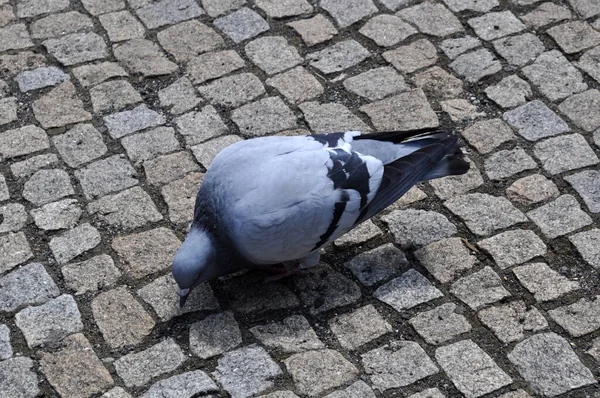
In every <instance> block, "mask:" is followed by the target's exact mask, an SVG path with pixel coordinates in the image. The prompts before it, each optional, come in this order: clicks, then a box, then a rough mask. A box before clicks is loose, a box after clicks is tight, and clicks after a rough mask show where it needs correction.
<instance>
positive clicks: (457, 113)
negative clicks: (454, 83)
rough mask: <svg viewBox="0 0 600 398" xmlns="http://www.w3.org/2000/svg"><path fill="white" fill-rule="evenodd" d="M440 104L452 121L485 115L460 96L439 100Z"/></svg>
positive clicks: (461, 120) (462, 120)
mask: <svg viewBox="0 0 600 398" xmlns="http://www.w3.org/2000/svg"><path fill="white" fill-rule="evenodd" d="M440 105H441V106H442V111H444V112H445V113H446V114H448V116H449V117H450V120H452V121H453V122H464V121H468V120H473V119H476V118H478V117H482V116H485V112H477V106H475V105H473V104H472V103H471V102H470V101H469V100H466V99H462V98H456V99H449V100H445V101H441V102H440Z"/></svg>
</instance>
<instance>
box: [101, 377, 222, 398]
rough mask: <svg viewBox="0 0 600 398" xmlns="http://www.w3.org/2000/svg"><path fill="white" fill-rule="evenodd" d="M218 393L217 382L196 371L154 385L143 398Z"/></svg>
mask: <svg viewBox="0 0 600 398" xmlns="http://www.w3.org/2000/svg"><path fill="white" fill-rule="evenodd" d="M218 392H219V387H217V385H216V384H215V382H214V381H212V379H211V378H210V377H208V375H207V374H206V373H204V372H203V371H201V370H195V371H191V372H185V373H181V374H178V375H175V376H171V377H169V378H168V379H163V380H160V381H158V382H156V383H154V384H152V386H151V387H150V388H149V389H148V390H147V391H146V392H145V393H144V395H142V398H175V397H181V398H191V397H194V396H209V397H210V395H206V394H208V393H218ZM198 394H200V395H198ZM111 398H112V397H111ZM115 398H117V397H115Z"/></svg>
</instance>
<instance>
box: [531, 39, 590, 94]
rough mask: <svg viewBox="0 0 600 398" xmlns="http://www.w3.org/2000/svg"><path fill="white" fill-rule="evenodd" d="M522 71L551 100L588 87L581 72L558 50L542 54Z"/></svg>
mask: <svg viewBox="0 0 600 398" xmlns="http://www.w3.org/2000/svg"><path fill="white" fill-rule="evenodd" d="M522 72H523V74H524V75H525V76H526V77H527V79H529V81H530V82H531V83H532V84H533V85H535V86H537V88H538V89H539V90H540V91H541V93H542V94H543V95H544V96H545V97H546V98H548V99H549V100H550V101H558V100H561V99H564V98H566V97H568V96H569V95H571V94H575V93H579V92H582V91H585V90H587V88H588V85H587V84H586V83H584V82H583V76H581V73H580V72H579V71H578V70H577V69H575V67H574V66H573V65H572V64H571V63H570V62H569V61H568V60H567V59H566V58H565V56H564V55H562V53H561V52H560V51H558V50H551V51H548V52H545V53H543V54H541V55H540V56H539V57H537V59H536V60H535V62H534V63H533V64H531V65H528V66H526V67H524V68H523V69H522Z"/></svg>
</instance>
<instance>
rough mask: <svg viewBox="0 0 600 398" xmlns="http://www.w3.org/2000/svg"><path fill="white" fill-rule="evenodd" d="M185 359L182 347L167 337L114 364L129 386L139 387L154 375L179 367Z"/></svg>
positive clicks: (125, 356) (123, 357)
mask: <svg viewBox="0 0 600 398" xmlns="http://www.w3.org/2000/svg"><path fill="white" fill-rule="evenodd" d="M185 359H186V356H185V354H184V353H183V351H182V350H181V347H179V345H178V344H177V343H176V342H175V340H173V339H172V338H167V339H165V340H163V341H161V342H160V343H158V344H155V345H153V346H151V347H150V348H147V349H145V350H144V351H140V352H136V353H131V354H127V355H124V356H122V357H121V358H119V359H117V360H116V361H115V362H114V366H115V369H116V370H117V374H118V375H119V376H120V377H121V378H122V379H123V381H124V382H125V385H126V386H127V387H132V386H137V387H139V386H143V385H144V384H146V383H148V382H149V381H150V380H151V379H152V378H153V377H157V376H160V375H163V374H165V373H168V372H171V371H173V370H175V369H177V368H178V367H179V366H180V365H181V364H182V363H183V362H184V361H185Z"/></svg>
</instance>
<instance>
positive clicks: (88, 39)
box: [44, 32, 108, 66]
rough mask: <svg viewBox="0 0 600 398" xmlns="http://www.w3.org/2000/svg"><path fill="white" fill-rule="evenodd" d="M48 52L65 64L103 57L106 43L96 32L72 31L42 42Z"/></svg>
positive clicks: (105, 53)
mask: <svg viewBox="0 0 600 398" xmlns="http://www.w3.org/2000/svg"><path fill="white" fill-rule="evenodd" d="M44 46H45V47H46V49H47V50H48V52H49V53H50V54H51V55H52V56H53V57H54V58H56V59H57V60H58V62H60V63H61V64H63V65H65V66H70V65H75V64H80V63H82V62H88V61H94V60H97V59H103V58H105V57H106V56H107V55H108V52H107V48H106V43H105V42H104V40H103V39H102V37H101V36H99V35H97V34H96V33H93V32H90V33H72V34H69V35H65V36H62V37H60V38H56V39H48V40H46V41H45V42H44Z"/></svg>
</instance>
